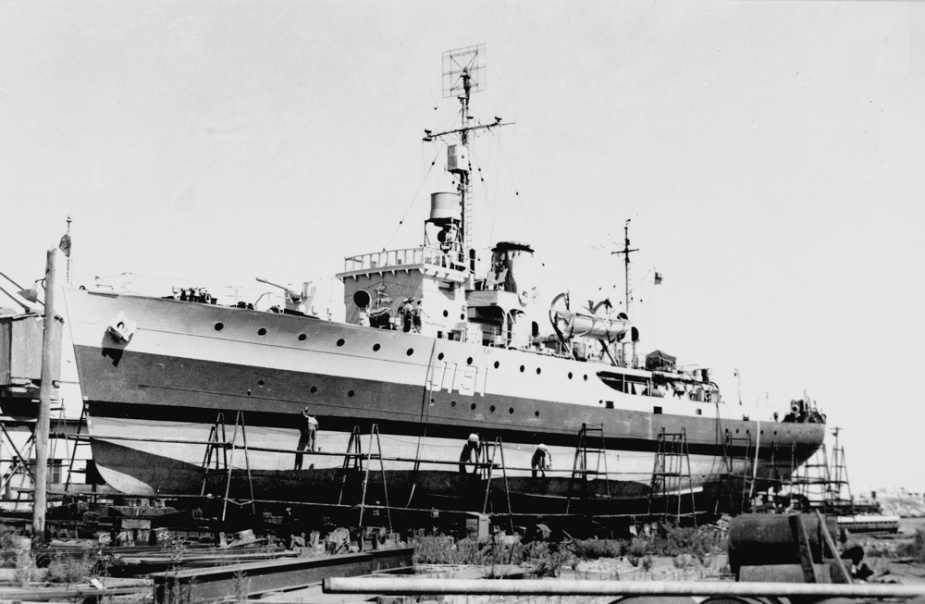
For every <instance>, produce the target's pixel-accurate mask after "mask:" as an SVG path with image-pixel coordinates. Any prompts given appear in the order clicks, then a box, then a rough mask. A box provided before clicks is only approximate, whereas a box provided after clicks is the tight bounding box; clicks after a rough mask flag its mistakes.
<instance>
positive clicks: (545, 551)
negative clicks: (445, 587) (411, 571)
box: [409, 537, 573, 577]
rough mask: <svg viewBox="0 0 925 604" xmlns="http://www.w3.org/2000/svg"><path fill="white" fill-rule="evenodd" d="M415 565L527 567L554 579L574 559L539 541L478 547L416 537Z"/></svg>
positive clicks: (466, 542)
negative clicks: (529, 566) (509, 565)
mask: <svg viewBox="0 0 925 604" xmlns="http://www.w3.org/2000/svg"><path fill="white" fill-rule="evenodd" d="M409 544H410V545H414V546H415V552H414V563H415V564H472V565H477V566H498V565H507V564H511V565H519V564H529V565H531V566H533V567H534V568H535V570H534V574H536V575H538V576H541V577H550V576H556V575H558V573H559V569H560V568H562V566H564V565H566V564H568V563H570V562H571V560H572V558H573V555H572V553H571V552H570V551H568V550H567V549H565V548H559V547H558V546H557V545H555V544H552V545H551V544H549V543H546V542H542V541H534V542H531V543H527V544H525V543H521V542H520V541H515V542H513V543H495V542H489V543H485V544H482V543H479V542H478V541H475V540H473V539H460V540H459V541H453V539H452V538H450V537H416V538H415V539H414V540H412V541H411V542H410V543H409Z"/></svg>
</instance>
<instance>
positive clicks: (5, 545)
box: [0, 524, 21, 568]
mask: <svg viewBox="0 0 925 604" xmlns="http://www.w3.org/2000/svg"><path fill="white" fill-rule="evenodd" d="M20 549H21V548H20V546H19V535H18V533H17V532H16V529H14V528H13V527H11V526H8V525H6V524H0V566H2V567H4V568H15V567H16V566H17V564H16V563H17V557H18V554H19V550H20Z"/></svg>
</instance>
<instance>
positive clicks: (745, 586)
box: [324, 577, 925, 598]
mask: <svg viewBox="0 0 925 604" xmlns="http://www.w3.org/2000/svg"><path fill="white" fill-rule="evenodd" d="M324 591H325V592H326V593H364V594H381V595H396V594H401V595H409V596H411V595H435V594H437V595H448V594H480V595H507V594H517V595H533V596H587V595H600V596H782V597H789V596H818V597H824V598H834V597H844V598H913V597H916V596H923V595H925V584H923V585H895V584H877V583H855V584H852V585H833V584H824V583H734V582H731V581H580V580H567V581H565V580H538V581H517V580H505V579H499V580H491V581H486V580H480V579H418V578H407V579H406V578H401V579H392V578H379V577H350V578H345V577H331V578H328V579H325V580H324Z"/></svg>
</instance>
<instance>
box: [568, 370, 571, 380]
mask: <svg viewBox="0 0 925 604" xmlns="http://www.w3.org/2000/svg"><path fill="white" fill-rule="evenodd" d="M568 379H572V372H571V371H569V372H568Z"/></svg>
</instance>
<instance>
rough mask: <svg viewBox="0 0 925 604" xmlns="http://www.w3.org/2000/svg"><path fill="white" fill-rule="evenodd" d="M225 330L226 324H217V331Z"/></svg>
mask: <svg viewBox="0 0 925 604" xmlns="http://www.w3.org/2000/svg"><path fill="white" fill-rule="evenodd" d="M223 329H225V324H224V323H216V324H215V331H221V330H223Z"/></svg>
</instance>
